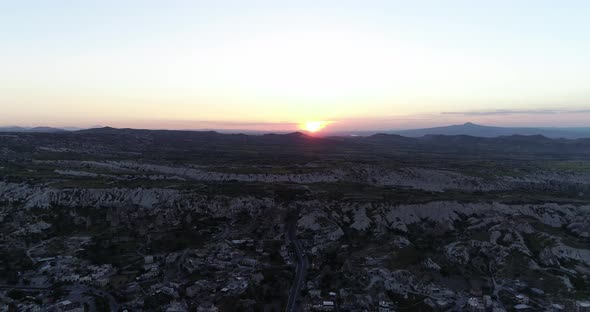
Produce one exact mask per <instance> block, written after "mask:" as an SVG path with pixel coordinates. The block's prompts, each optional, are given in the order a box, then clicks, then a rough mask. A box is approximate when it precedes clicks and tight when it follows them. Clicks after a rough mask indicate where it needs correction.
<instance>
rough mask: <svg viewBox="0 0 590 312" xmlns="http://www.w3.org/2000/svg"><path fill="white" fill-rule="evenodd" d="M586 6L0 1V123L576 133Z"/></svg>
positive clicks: (364, 0)
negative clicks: (461, 127)
mask: <svg viewBox="0 0 590 312" xmlns="http://www.w3.org/2000/svg"><path fill="white" fill-rule="evenodd" d="M588 16H590V2H589V1H567V0H564V1H559V2H556V1H545V0H535V1H532V0H531V1H529V0H519V1H514V0H511V1H504V0H496V1H455V0H448V1H435V0H432V1H424V0H416V1H396V0H386V1H373V0H359V1H346V0H298V1H280V0H269V1H256V0H250V1H242V0H240V1H238V0H236V1H229V0H215V1H199V0H192V1H172V0H170V1H150V0H141V1H138V0H126V1H120V0H117V1H111V0H101V1H73V0H70V1H63V0H45V1H40V0H39V1H28V0H21V1H8V0H0V29H2V31H0V125H20V126H39V125H44V126H78V127H89V126H95V125H110V126H115V127H135V128H157V129H160V128H167V129H250V130H265V131H277V130H291V129H297V128H300V127H301V126H300V125H301V124H305V123H306V122H309V121H324V123H323V125H327V126H326V129H332V130H373V129H376V130H381V129H402V128H418V127H428V126H440V125H446V124H456V123H463V122H467V121H471V122H477V123H484V124H489V125H500V126H502V125H504V126H561V127H563V126H590V122H588V121H589V120H590V84H589V83H588V81H590V58H589V57H588V56H589V55H590V31H588V30H589V29H590V19H589V18H588Z"/></svg>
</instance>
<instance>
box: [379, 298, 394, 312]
mask: <svg viewBox="0 0 590 312" xmlns="http://www.w3.org/2000/svg"><path fill="white" fill-rule="evenodd" d="M377 310H378V311H379V312H393V302H391V301H385V300H382V301H379V308H378V309H377Z"/></svg>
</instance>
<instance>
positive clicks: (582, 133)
mask: <svg viewBox="0 0 590 312" xmlns="http://www.w3.org/2000/svg"><path fill="white" fill-rule="evenodd" d="M92 129H96V128H91V129H86V130H92ZM101 129H102V128H101ZM106 129H109V128H108V127H107V128H106ZM111 129H113V130H115V129H114V128H111ZM80 130H82V131H85V130H84V129H81V128H72V127H64V128H54V127H18V126H8V127H0V132H64V131H80ZM128 130H132V129H128ZM102 131H104V129H102ZM184 131H196V130H184ZM216 131H217V132H220V133H244V134H251V135H264V134H265V132H262V131H247V130H223V129H222V130H216ZM280 133H287V132H280ZM377 133H382V134H397V135H401V136H404V137H423V136H429V135H468V136H473V137H482V138H495V137H501V136H511V135H527V136H530V135H542V136H544V137H547V138H554V139H557V138H563V139H581V138H590V127H579V128H573V127H571V128H566V127H536V128H535V127H495V126H484V125H478V124H474V123H471V122H467V123H464V124H462V125H451V126H444V127H433V128H422V129H406V130H382V131H377V130H373V131H349V132H343V131H342V132H330V131H329V130H328V131H326V132H325V133H323V135H324V136H351V135H352V136H371V135H374V134H377Z"/></svg>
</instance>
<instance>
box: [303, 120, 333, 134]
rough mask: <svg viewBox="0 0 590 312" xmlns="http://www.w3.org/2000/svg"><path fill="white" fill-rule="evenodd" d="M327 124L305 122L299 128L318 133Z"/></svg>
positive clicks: (324, 122)
mask: <svg viewBox="0 0 590 312" xmlns="http://www.w3.org/2000/svg"><path fill="white" fill-rule="evenodd" d="M328 124H329V122H328V121H306V122H304V123H302V124H301V125H300V127H301V128H302V129H303V130H305V131H309V132H312V133H313V132H318V131H320V130H322V129H323V128H324V127H326V126H327V125H328Z"/></svg>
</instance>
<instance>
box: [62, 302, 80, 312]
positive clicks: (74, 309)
mask: <svg viewBox="0 0 590 312" xmlns="http://www.w3.org/2000/svg"><path fill="white" fill-rule="evenodd" d="M55 308H56V311H59V312H84V305H82V303H80V302H71V301H70V300H64V301H62V302H59V303H58V304H56V306H55Z"/></svg>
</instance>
